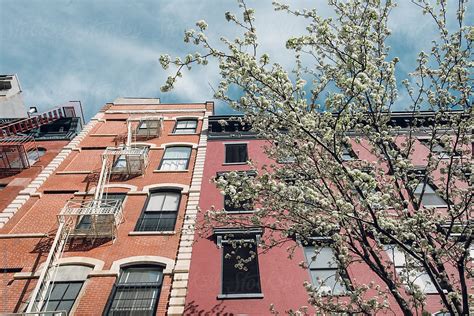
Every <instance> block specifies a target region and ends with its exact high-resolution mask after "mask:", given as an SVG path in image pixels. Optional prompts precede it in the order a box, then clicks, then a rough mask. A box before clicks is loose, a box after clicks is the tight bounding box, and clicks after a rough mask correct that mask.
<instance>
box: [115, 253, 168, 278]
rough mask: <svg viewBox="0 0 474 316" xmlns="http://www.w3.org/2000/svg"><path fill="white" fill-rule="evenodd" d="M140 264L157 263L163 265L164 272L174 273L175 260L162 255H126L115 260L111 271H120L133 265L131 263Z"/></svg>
mask: <svg viewBox="0 0 474 316" xmlns="http://www.w3.org/2000/svg"><path fill="white" fill-rule="evenodd" d="M138 264H156V265H158V266H162V267H163V274H171V273H173V269H174V265H175V261H174V260H173V259H170V258H166V257H161V256H134V257H126V258H122V259H119V260H115V261H114V262H113V263H112V266H111V267H110V271H111V272H114V273H117V275H118V274H119V273H120V269H122V268H124V267H126V266H129V265H130V266H131V265H138Z"/></svg>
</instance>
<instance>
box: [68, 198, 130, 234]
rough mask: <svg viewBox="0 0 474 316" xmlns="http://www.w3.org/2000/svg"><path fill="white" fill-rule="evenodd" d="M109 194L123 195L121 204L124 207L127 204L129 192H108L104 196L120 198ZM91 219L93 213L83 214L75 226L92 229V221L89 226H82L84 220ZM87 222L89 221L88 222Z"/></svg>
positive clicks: (80, 228) (76, 227) (81, 228)
mask: <svg viewBox="0 0 474 316" xmlns="http://www.w3.org/2000/svg"><path fill="white" fill-rule="evenodd" d="M109 195H115V196H122V197H123V198H120V200H121V206H122V208H123V205H124V204H125V200H126V199H127V193H124V192H110V193H109V192H106V193H105V195H104V196H106V198H105V199H107V200H119V199H117V198H109ZM90 219H91V215H83V216H82V217H81V219H79V220H78V221H77V224H76V226H75V227H74V229H78V230H88V229H91V228H92V227H91V224H92V222H90V223H88V225H89V227H81V225H83V224H84V223H83V221H84V220H90ZM86 224H87V223H86Z"/></svg>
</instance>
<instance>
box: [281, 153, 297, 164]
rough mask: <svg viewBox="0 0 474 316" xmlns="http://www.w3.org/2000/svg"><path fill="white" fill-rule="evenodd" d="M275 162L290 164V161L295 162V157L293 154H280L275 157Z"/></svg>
mask: <svg viewBox="0 0 474 316" xmlns="http://www.w3.org/2000/svg"><path fill="white" fill-rule="evenodd" d="M277 162H278V163H281V164H287V163H288V164H290V163H294V162H296V157H295V156H291V155H290V156H282V157H279V158H278V159H277Z"/></svg>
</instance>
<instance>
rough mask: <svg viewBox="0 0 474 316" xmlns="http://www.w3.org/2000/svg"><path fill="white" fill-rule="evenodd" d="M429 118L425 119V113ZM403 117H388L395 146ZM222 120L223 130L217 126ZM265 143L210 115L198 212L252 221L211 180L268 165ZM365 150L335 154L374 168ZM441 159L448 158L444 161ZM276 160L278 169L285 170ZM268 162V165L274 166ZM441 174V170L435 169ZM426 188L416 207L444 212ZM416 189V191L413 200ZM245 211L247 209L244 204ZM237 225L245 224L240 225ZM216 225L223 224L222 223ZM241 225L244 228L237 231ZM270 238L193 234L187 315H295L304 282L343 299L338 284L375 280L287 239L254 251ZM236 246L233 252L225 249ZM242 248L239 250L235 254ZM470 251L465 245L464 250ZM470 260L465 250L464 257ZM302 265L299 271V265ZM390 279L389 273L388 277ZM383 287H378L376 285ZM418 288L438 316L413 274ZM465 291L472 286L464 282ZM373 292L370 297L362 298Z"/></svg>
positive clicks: (421, 160)
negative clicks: (322, 285)
mask: <svg viewBox="0 0 474 316" xmlns="http://www.w3.org/2000/svg"><path fill="white" fill-rule="evenodd" d="M427 115H432V114H427ZM409 119H410V117H409V116H406V115H405V114H403V113H400V114H394V115H393V119H392V122H391V123H392V124H394V125H397V126H399V127H400V128H401V132H400V135H401V136H400V137H398V138H397V143H401V142H402V141H403V128H404V127H406V124H407V122H408V121H409ZM222 121H225V122H226V123H227V124H222ZM417 136H418V138H417V140H416V144H415V145H414V151H413V153H412V156H411V157H412V160H413V164H414V165H415V167H416V168H420V169H422V168H423V167H424V166H426V163H427V159H426V157H427V156H428V152H429V149H428V148H427V146H426V144H425V139H426V136H425V137H424V136H423V135H421V134H420V135H417ZM268 145H269V143H268V142H267V141H265V140H263V139H259V138H257V137H256V135H255V134H254V133H252V132H251V129H249V128H248V127H247V126H245V125H244V126H243V125H241V124H240V122H238V121H233V120H232V118H231V117H228V116H213V117H210V119H209V136H208V148H207V155H206V160H205V166H204V173H203V184H202V191H203V192H205V194H202V195H201V199H200V202H199V207H200V209H201V210H202V211H206V210H210V209H212V208H215V209H223V208H224V209H225V211H226V212H227V213H228V214H230V215H231V216H236V217H237V216H239V217H240V216H246V214H247V215H251V213H252V208H251V206H250V207H249V205H245V204H243V205H237V206H236V205H232V203H229V202H231V201H229V200H228V199H226V197H224V196H222V194H221V193H220V192H219V190H218V189H217V188H216V186H215V184H213V183H212V179H213V178H214V177H220V176H225V173H226V172H229V171H240V172H247V173H249V172H252V171H251V170H250V167H249V165H247V163H246V161H247V160H249V159H250V160H252V161H255V162H257V163H258V165H259V166H262V165H263V164H266V165H270V164H271V163H272V161H271V160H270V159H269V158H268V157H267V156H266V155H265V153H264V146H268ZM369 148H370V146H368V143H367V142H366V141H364V140H362V141H361V142H360V143H356V142H354V141H352V142H351V148H346V150H345V152H344V153H343V154H342V158H343V160H346V161H347V163H350V162H351V161H355V160H358V159H361V160H366V161H372V162H374V163H377V161H378V158H377V157H375V156H374V155H373V154H372V153H371V152H370V150H369ZM445 150H446V149H445V148H443V147H441V146H439V148H436V149H435V152H436V151H437V152H438V154H439V155H440V157H441V158H443V157H442V155H445ZM446 157H447V156H446ZM291 162H292V161H291V159H288V160H287V161H279V163H291ZM273 163H274V162H273ZM441 167H442V164H440V166H439V167H438V168H439V169H440V168H441ZM434 175H435V178H436V179H433V182H430V184H428V185H427V189H426V192H425V195H423V199H422V203H423V204H425V205H428V206H433V207H438V208H440V209H445V208H446V202H445V201H444V200H443V199H442V198H441V197H440V196H438V195H437V193H436V192H435V190H434V188H435V185H436V180H437V179H438V178H439V177H440V173H439V170H437V171H435V172H434ZM465 176H466V179H465V180H466V181H461V182H459V183H458V186H460V187H464V188H466V187H468V185H469V182H470V181H471V180H470V177H471V175H470V173H469V171H468V170H466V174H465ZM417 192H418V188H417V189H416V190H415V194H417ZM250 204H251V203H250ZM197 222H198V224H200V223H204V222H205V220H204V212H202V213H200V214H199V215H198V218H197ZM241 223H245V222H244V221H241ZM221 225H222V224H221ZM242 226H244V227H242ZM268 234H269V232H268V231H267V232H266V231H265V229H263V228H259V227H252V225H248V227H245V225H243V224H240V225H239V227H219V226H215V227H210V228H209V227H207V228H206V229H202V231H201V232H200V233H196V238H195V243H194V245H193V252H192V260H191V268H190V274H189V280H188V293H187V296H186V306H185V314H186V315H217V314H220V315H268V314H270V306H271V305H273V306H274V308H275V310H276V311H278V312H279V313H281V314H286V313H287V312H288V311H289V310H290V309H292V310H293V311H296V310H298V309H299V308H300V307H302V306H308V305H309V304H308V293H307V292H306V290H305V287H304V286H303V284H304V282H305V281H307V282H310V283H312V284H313V285H314V286H317V285H318V284H319V281H318V280H319V279H320V278H323V279H326V280H327V287H328V288H327V289H328V290H329V291H330V293H332V294H331V295H342V296H344V294H345V293H347V292H348V289H347V288H346V285H345V284H344V283H343V282H342V279H341V278H342V277H344V278H346V280H349V283H350V282H360V283H365V284H368V283H370V282H371V281H374V280H375V281H376V282H377V280H379V279H378V277H377V275H375V273H373V272H371V270H370V269H369V268H368V267H367V266H365V265H364V264H363V263H352V264H351V265H350V266H349V267H348V269H347V271H345V273H344V274H345V275H344V276H341V275H340V273H341V272H340V271H338V268H337V261H336V259H335V256H334V254H333V252H332V250H331V248H329V247H324V246H323V245H324V242H321V243H320V244H321V245H322V248H321V252H320V255H318V256H317V257H316V259H315V258H314V246H313V245H306V246H305V244H304V243H302V242H301V241H300V240H298V238H288V239H287V240H286V242H285V243H283V244H282V245H280V246H278V247H275V248H272V249H270V250H265V251H262V249H259V247H258V242H259V240H260V239H262V238H266V235H267V236H268ZM235 242H237V247H236V246H235V245H234V246H232V243H235ZM240 245H242V247H240ZM294 246H296V249H295V251H294V252H293V253H292V257H291V259H290V258H288V255H289V252H288V250H287V248H288V247H294ZM471 247H472V245H471ZM253 252H255V253H256V255H255V257H254V260H251V261H250V262H248V263H247V266H246V269H244V270H242V269H240V268H238V267H236V266H235V265H236V263H238V260H237V259H236V257H237V256H240V257H241V258H249V257H252V256H253V254H252V253H253ZM386 255H387V257H386V258H384V259H387V260H392V261H395V262H394V263H395V267H394V269H396V271H399V269H401V268H403V266H404V262H403V259H401V258H402V257H403V255H402V256H401V254H400V253H399V252H397V249H394V248H390V247H388V248H387V250H386ZM471 256H472V250H471ZM301 262H305V263H306V264H307V268H306V267H302V266H301V265H300V263H301ZM394 272H395V271H394ZM378 282H379V284H380V283H382V281H381V280H379V281H378ZM416 282H417V285H419V286H420V287H421V288H422V290H423V291H424V292H425V293H426V295H427V304H426V309H427V310H428V311H429V312H430V313H433V314H435V313H437V312H438V311H440V309H441V304H440V298H439V296H438V295H437V294H436V291H435V290H434V287H433V285H431V284H430V283H429V278H428V276H427V275H426V274H423V273H419V275H418V277H417V281H416ZM470 286H471V287H472V286H473V284H472V283H471V285H470ZM371 293H373V294H374V295H375V292H374V291H373V292H371V291H369V293H368V295H370V294H371ZM390 305H391V306H392V307H393V313H394V315H400V314H402V312H401V311H400V310H397V308H398V306H397V304H396V302H395V301H391V302H390ZM315 312H316V311H314V310H313V309H312V308H311V307H310V308H308V313H309V314H310V315H312V314H314V313H315Z"/></svg>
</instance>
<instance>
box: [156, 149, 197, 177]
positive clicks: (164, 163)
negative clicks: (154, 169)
mask: <svg viewBox="0 0 474 316" xmlns="http://www.w3.org/2000/svg"><path fill="white" fill-rule="evenodd" d="M190 156H191V147H178V146H176V147H167V148H166V149H165V153H164V154H163V158H162V159H161V163H160V167H159V169H160V170H165V171H166V170H169V171H175V170H186V169H188V165H189V157H190Z"/></svg>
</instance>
